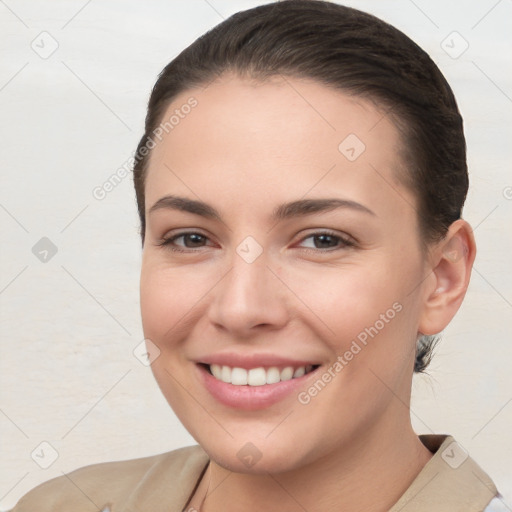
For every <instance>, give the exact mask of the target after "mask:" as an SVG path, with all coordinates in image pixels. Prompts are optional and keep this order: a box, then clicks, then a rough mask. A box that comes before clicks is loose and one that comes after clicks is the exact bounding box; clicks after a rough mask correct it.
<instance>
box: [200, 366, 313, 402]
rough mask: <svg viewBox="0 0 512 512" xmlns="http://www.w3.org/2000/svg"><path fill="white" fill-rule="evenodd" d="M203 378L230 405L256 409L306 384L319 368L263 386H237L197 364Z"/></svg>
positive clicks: (213, 392)
mask: <svg viewBox="0 0 512 512" xmlns="http://www.w3.org/2000/svg"><path fill="white" fill-rule="evenodd" d="M197 368H198V369H199V373H200V375H201V380H202V381H203V384H204V386H205V387H206V389H207V390H208V391H209V392H210V394H211V395H212V396H213V397H214V398H216V399H217V400H218V401H219V402H221V403H222V404H224V405H227V406H229V407H235V408H237V409H245V410H248V411H254V410H257V409H264V408H266V407H270V406H271V405H273V404H276V403H277V402H280V401H281V400H284V399H285V398H286V397H288V396H290V395H291V394H292V393H294V392H295V393H297V391H298V390H299V389H300V388H301V387H303V386H304V383H305V381H306V380H307V379H309V378H310V377H311V375H313V374H314V373H316V371H317V370H318V368H316V369H315V370H313V371H312V372H309V373H307V374H306V375H303V376H302V377H297V378H295V379H290V380H285V381H282V382H276V383H275V384H264V385H263V386H235V385H233V384H227V383H226V382H222V381H221V380H218V379H216V378H215V377H214V376H213V375H212V374H211V373H210V372H209V371H208V370H207V369H206V368H205V367H204V366H201V365H197Z"/></svg>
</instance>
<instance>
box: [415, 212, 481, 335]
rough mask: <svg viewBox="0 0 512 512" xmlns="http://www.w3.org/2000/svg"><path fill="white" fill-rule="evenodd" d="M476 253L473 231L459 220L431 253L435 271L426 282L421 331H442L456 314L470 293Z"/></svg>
mask: <svg viewBox="0 0 512 512" xmlns="http://www.w3.org/2000/svg"><path fill="white" fill-rule="evenodd" d="M475 256H476V244H475V239H474V236H473V230H472V229H471V226H470V225H469V224H468V223H467V222H466V221H465V220H462V219H459V220H457V221H455V222H454V223H452V225H451V226H450V228H449V229H448V232H447V234H446V236H445V237H444V238H443V240H441V241H440V242H438V244H437V245H436V246H435V247H434V249H433V250H432V253H431V258H430V261H431V265H432V268H431V272H432V273H431V276H430V279H428V280H426V281H425V283H426V285H425V287H424V290H425V295H424V298H423V308H422V314H421V317H420V322H419V326H418V331H419V332H420V333H421V334H437V333H439V332H441V331H442V330H443V329H444V328H445V327H446V326H447V325H448V323H449V322H450V320H451V319H452V318H453V317H454V316H455V313H457V311H458V309H459V307H460V305H461V303H462V300H463V299H464V296H465V294H466V290H467V288H468V285H469V279H470V277H471V269H472V267H473V262H474V260H475Z"/></svg>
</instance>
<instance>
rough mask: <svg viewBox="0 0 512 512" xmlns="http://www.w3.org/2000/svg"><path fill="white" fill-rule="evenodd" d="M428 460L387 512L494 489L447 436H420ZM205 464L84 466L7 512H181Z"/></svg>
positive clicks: (457, 500)
mask: <svg viewBox="0 0 512 512" xmlns="http://www.w3.org/2000/svg"><path fill="white" fill-rule="evenodd" d="M419 438H420V439H421V441H422V443H423V444H424V445H425V446H426V447H427V448H428V449H429V450H430V451H431V452H432V453H434V456H433V457H432V458H431V459H430V460H429V461H428V462H427V464H426V465H425V466H424V467H423V469H422V470H421V471H420V473H419V474H418V476H417V477H416V478H415V480H414V481H413V482H412V484H411V485H410V487H409V488H408V489H407V490H406V491H405V493H404V494H403V495H402V497H401V498H400V499H399V500H398V502H397V503H396V504H395V505H394V506H393V507H392V509H391V510H390V512H399V511H400V512H483V511H484V510H485V508H486V506H487V505H488V504H489V503H490V502H491V500H492V499H493V498H494V496H496V495H497V494H498V491H497V489H496V487H495V485H494V483H493V481H492V480H491V478H490V477H489V476H488V475H487V474H486V473H485V472H484V471H483V470H482V469H481V468H480V466H478V464H477V463H476V462H475V461H473V460H472V459H471V457H469V456H468V454H467V453H466V452H465V451H464V450H463V449H462V448H461V447H460V445H458V444H457V443H456V442H455V441H454V439H453V437H452V436H449V435H431V434H428V435H420V436H419ZM208 462H209V459H208V456H207V455H206V453H205V452H204V451H203V449H202V448H201V447H200V446H188V447H186V448H180V449H178V450H174V451H171V452H167V453H162V454H160V455H154V456H151V457H144V458H141V459H131V460H126V461H116V462H104V463H100V464H94V465H90V466H85V467H82V468H80V469H77V470H75V471H72V472H71V473H68V474H66V475H63V476H59V477H57V478H54V479H52V480H49V481H47V482H44V483H42V484H41V485H39V486H37V487H35V488H34V489H32V490H31V491H30V492H28V493H27V494H26V495H25V496H23V497H22V498H21V499H20V501H19V502H18V503H17V505H16V506H15V507H14V509H13V510H12V511H11V512H99V511H105V512H106V511H110V512H163V511H165V512H182V511H183V510H184V509H185V506H186V504H187V502H188V501H189V499H190V497H191V495H192V493H193V492H194V490H195V487H196V486H197V484H198V483H199V480H200V478H201V476H202V474H203V472H204V470H205V469H206V466H207V464H208Z"/></svg>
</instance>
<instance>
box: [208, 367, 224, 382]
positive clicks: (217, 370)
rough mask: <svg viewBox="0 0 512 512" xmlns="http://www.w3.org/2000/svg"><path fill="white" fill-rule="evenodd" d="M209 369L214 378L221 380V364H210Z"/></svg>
mask: <svg viewBox="0 0 512 512" xmlns="http://www.w3.org/2000/svg"><path fill="white" fill-rule="evenodd" d="M210 370H211V372H212V374H213V376H214V377H215V378H216V379H219V380H222V379H221V375H222V367H221V366H219V365H218V364H212V365H210Z"/></svg>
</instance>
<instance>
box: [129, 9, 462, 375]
mask: <svg viewBox="0 0 512 512" xmlns="http://www.w3.org/2000/svg"><path fill="white" fill-rule="evenodd" d="M228 71H231V72H235V73H237V74H238V75H239V76H241V77H250V78H252V79H257V80H265V79H266V78H269V77H272V76H275V75H279V74H281V75H284V76H290V77H297V78H307V79H313V80H315V81H317V82H320V83H323V84H325V85H327V86H329V87H333V88H335V89H338V90H342V91H344V92H346V93H348V94H354V95H357V96H361V97H363V98H367V99H370V100H372V101H373V102H375V103H376V104H377V105H378V106H380V107H381V108H382V109H383V110H385V111H386V115H389V116H390V118H392V120H393V121H394V123H395V126H396V127H397V129H398V130H399V131H400V133H401V138H402V143H403V151H402V155H401V157H402V161H403V163H404V168H405V169H406V171H405V172H400V178H401V179H402V181H403V182H404V184H405V185H407V186H409V187H410V188H411V189H412V191H413V192H414V193H415V195H416V197H417V207H416V210H417V215H418V219H419V224H420V228H421V236H422V241H423V242H424V243H425V244H428V243H430V242H433V241H436V240H440V239H442V238H443V237H444V236H445V234H446V231H447V229H448V227H449V226H450V224H451V223H452V222H454V221H455V220H457V219H459V218H460V216H461V213H462V207H463V204H464V201H465V198H466V193H467V188H468V174H467V165H466V143H465V138H464V132H463V123H462V117H461V115H460V113H459V110H458V107H457V103H456V101H455V98H454V95H453V92H452V90H451V88H450V86H449V85H448V83H447V81H446V79H445V78H444V76H443V75H442V73H441V72H440V70H439V69H438V67H437V66H436V65H435V63H434V62H433V61H432V59H431V58H430V57H429V56H428V55H427V53H425V52H424V51H423V50H422V49H421V48H420V47H419V46H418V45H417V44H416V43H414V42H413V41H412V40H411V39H410V38H409V37H407V36H406V35H405V34H404V33H403V32H401V31H399V30H398V29H396V28H394V27H393V26H391V25H389V24H388V23H386V22H384V21H382V20H380V19H379V18H376V17H375V16H372V15H370V14H367V13H364V12H361V11H359V10H356V9H353V8H350V7H345V6H342V5H338V4H335V3H331V2H326V1H322V0H284V1H281V2H273V3H270V4H266V5H262V6H259V7H255V8H253V9H249V10H246V11H242V12H238V13H236V14H234V15H233V16H231V17H229V18H228V19H226V20H225V21H223V22H222V23H220V24H219V25H217V26H215V27H214V28H213V29H211V30H209V31H208V32H206V33H205V34H204V35H202V36H201V37H199V38H198V39H197V40H196V41H194V42H193V43H192V44H191V45H190V46H188V47H187V48H186V49H185V50H183V51H182V52H181V53H180V54H179V55H178V56H177V57H176V58H174V59H173V60H172V61H171V62H170V63H169V64H168V65H167V66H166V67H165V68H164V69H163V71H162V72H161V73H160V75H159V77H158V80H157V81H156V83H155V85H154V87H153V90H152V92H151V96H150V99H149V103H148V111H147V116H146V123H145V133H144V135H143V137H142V138H141V140H140V142H139V145H138V147H137V152H136V155H135V164H134V169H133V173H134V184H135V191H136V196H137V205H138V210H139V216H140V222H141V237H142V243H143V244H144V237H145V204H144V203H145V201H144V182H145V175H146V172H147V168H148V161H149V158H150V152H149V151H148V145H147V143H148V141H149V140H151V137H152V135H153V134H154V132H155V130H156V129H157V128H158V126H159V124H160V123H161V122H162V118H163V115H164V113H165V111H166V109H167V107H168V105H169V104H170V103H171V101H172V100H173V99H174V98H175V97H176V96H177V95H178V94H180V93H182V92H184V91H186V90H187V89H191V88H194V87H199V86H204V85H206V84H208V83H210V82H212V81H213V80H215V78H217V77H218V76H219V75H221V74H222V73H225V72H228ZM437 341H438V338H437V337H433V336H423V337H421V338H420V339H419V340H418V342H417V352H416V360H415V364H414V371H415V372H422V371H424V370H425V368H426V367H427V366H428V364H429V362H430V359H431V356H432V349H433V347H434V345H435V344H436V343H437Z"/></svg>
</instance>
